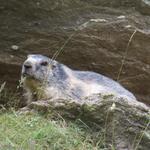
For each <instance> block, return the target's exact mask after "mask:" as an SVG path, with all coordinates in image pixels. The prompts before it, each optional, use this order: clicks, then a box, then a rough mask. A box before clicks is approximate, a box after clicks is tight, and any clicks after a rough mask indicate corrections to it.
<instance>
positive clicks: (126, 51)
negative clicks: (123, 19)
mask: <svg viewBox="0 0 150 150" xmlns="http://www.w3.org/2000/svg"><path fill="white" fill-rule="evenodd" d="M136 32H137V30H136V29H135V30H134V32H133V33H132V35H131V36H130V39H129V41H128V44H127V47H126V49H125V54H124V57H123V59H122V63H121V67H120V69H119V73H118V76H117V81H119V78H120V75H121V72H122V69H123V66H124V64H125V60H126V57H127V53H128V49H129V46H130V43H131V41H132V39H133V37H134V35H135V34H136Z"/></svg>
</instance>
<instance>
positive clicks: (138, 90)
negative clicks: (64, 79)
mask: <svg viewBox="0 0 150 150" xmlns="http://www.w3.org/2000/svg"><path fill="white" fill-rule="evenodd" d="M149 12H150V11H149V1H148V0H122V1H120V0H112V1H104V0H94V1H91V0H86V1H81V0H76V1H69V0H63V2H59V1H56V0H51V1H46V0H43V1H39V2H38V1H34V0H30V1H25V0H22V1H19V0H11V1H9V3H8V2H6V1H5V0H1V6H0V19H1V20H3V21H1V22H0V35H1V36H0V41H1V42H0V68H1V69H0V84H2V83H3V82H4V81H6V87H10V88H11V89H15V88H14V87H17V84H18V80H19V79H20V72H21V65H22V62H23V61H24V60H25V58H26V55H27V54H31V53H41V54H45V55H48V56H50V57H52V56H53V54H54V53H55V52H56V51H57V50H59V49H61V47H62V46H63V45H64V43H65V42H66V41H67V39H68V38H69V40H68V42H66V43H65V45H64V46H63V48H62V52H61V53H60V55H59V56H58V57H57V59H58V60H59V61H61V62H62V63H64V64H66V65H69V67H71V68H74V69H78V70H92V71H95V72H98V73H101V74H104V75H106V76H108V77H111V78H113V79H115V80H116V79H117V76H118V74H119V73H118V72H119V69H120V67H121V63H122V59H123V57H124V55H125V53H126V52H125V49H126V46H127V43H128V41H129V39H130V37H131V35H132V34H133V33H134V31H135V30H136V31H137V32H136V33H135V35H134V36H133V38H132V41H131V42H130V44H129V48H128V50H127V56H126V59H125V64H124V66H123V69H122V72H121V74H120V78H119V81H118V82H120V83H121V84H123V86H125V87H126V88H127V89H129V90H130V91H131V92H133V93H134V94H135V96H136V97H137V98H138V100H139V101H143V102H145V103H147V104H150V100H149V98H150V84H149V83H150V78H149V77H150V69H149V68H150V51H149V49H150V44H149V43H150V28H149V27H150V13H149ZM14 43H15V45H17V46H18V45H19V50H14V48H11V46H12V45H14ZM15 49H16V48H15ZM11 56H13V57H11Z"/></svg>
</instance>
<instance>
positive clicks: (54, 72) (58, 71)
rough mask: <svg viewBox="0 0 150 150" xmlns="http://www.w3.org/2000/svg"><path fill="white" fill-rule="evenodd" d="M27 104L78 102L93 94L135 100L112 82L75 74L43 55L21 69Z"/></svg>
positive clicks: (84, 73) (86, 73) (90, 74)
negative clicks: (52, 99)
mask: <svg viewBox="0 0 150 150" xmlns="http://www.w3.org/2000/svg"><path fill="white" fill-rule="evenodd" d="M22 77H23V85H24V88H25V90H26V91H27V94H26V95H27V98H28V100H29V101H34V100H38V99H49V98H63V97H65V98H66V97H67V98H72V99H78V100H80V99H82V98H85V97H87V96H91V95H92V94H96V93H103V94H114V95H118V96H121V97H127V98H130V99H133V100H136V98H135V97H134V95H133V94H132V93H131V92H129V91H128V90H126V89H125V88H123V87H122V86H121V85H120V84H119V83H117V82H115V81H114V80H112V79H110V78H108V77H105V76H103V75H100V74H98V73H94V72H90V71H76V70H72V69H70V68H68V67H67V66H65V65H63V64H61V63H59V62H57V61H54V60H52V59H50V58H48V57H46V56H43V55H29V56H28V58H27V60H25V62H24V63H23V66H22Z"/></svg>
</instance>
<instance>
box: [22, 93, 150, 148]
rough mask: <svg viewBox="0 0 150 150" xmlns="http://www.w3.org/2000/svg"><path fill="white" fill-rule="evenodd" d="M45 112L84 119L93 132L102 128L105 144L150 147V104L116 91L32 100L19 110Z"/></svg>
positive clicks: (52, 115)
mask: <svg viewBox="0 0 150 150" xmlns="http://www.w3.org/2000/svg"><path fill="white" fill-rule="evenodd" d="M27 110H28V113H33V112H34V113H37V112H38V113H40V114H41V113H42V114H43V113H44V114H47V116H49V117H50V118H53V119H55V118H59V117H60V116H61V118H64V119H71V120H77V119H79V120H81V121H82V122H84V123H85V124H86V125H88V126H89V127H90V128H91V129H92V130H93V132H95V131H99V133H100V136H101V137H103V138H105V141H104V142H105V144H106V145H107V148H108V149H110V145H112V144H113V147H114V148H115V149H117V150H133V149H137V148H138V149H139V150H149V147H150V108H149V107H148V106H146V105H145V104H143V103H141V102H138V101H135V100H131V99H126V98H121V97H116V96H114V95H105V94H103V95H102V94H95V95H92V96H91V97H87V98H85V99H82V100H81V101H78V100H73V99H65V98H62V99H50V100H38V101H35V102H32V103H31V104H29V105H28V106H26V107H25V108H23V109H21V110H20V111H19V113H25V114H26V113H27Z"/></svg>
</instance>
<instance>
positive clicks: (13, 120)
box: [0, 112, 100, 150]
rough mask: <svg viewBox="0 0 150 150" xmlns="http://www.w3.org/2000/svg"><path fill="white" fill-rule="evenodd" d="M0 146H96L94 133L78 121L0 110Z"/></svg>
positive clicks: (60, 149)
mask: <svg viewBox="0 0 150 150" xmlns="http://www.w3.org/2000/svg"><path fill="white" fill-rule="evenodd" d="M0 149H3V150H9V149H11V150H18V149H20V150H30V149H32V150H34V149H35V150H48V149H49V150H79V149H80V150H97V149H100V147H99V145H98V144H97V143H96V142H95V141H94V140H93V138H92V136H91V133H90V132H89V131H88V130H87V129H85V128H82V127H79V126H78V125H77V124H75V123H69V122H68V123H67V122H64V120H59V121H54V120H49V119H47V118H45V117H43V116H40V115H37V114H36V115H31V114H30V115H25V114H16V113H15V112H13V113H12V112H11V113H8V112H5V113H1V114H0Z"/></svg>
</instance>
